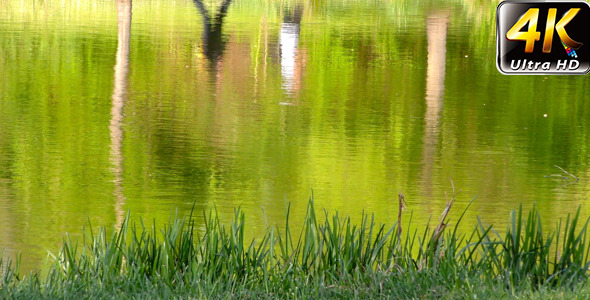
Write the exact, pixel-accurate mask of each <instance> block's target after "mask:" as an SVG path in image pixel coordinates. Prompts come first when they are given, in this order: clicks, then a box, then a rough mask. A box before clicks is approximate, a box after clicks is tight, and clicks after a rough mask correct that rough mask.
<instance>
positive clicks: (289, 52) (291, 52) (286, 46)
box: [279, 2, 303, 105]
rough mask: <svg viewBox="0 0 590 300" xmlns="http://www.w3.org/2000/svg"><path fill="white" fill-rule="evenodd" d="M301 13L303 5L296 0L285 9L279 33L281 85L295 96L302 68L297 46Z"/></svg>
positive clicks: (285, 103) (287, 92)
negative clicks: (290, 6)
mask: <svg viewBox="0 0 590 300" xmlns="http://www.w3.org/2000/svg"><path fill="white" fill-rule="evenodd" d="M302 13H303V5H302V4H301V3H300V2H297V3H296V4H295V7H294V8H290V9H287V10H286V11H285V16H284V19H283V20H284V21H283V23H282V24H281V32H280V35H279V42H280V57H281V76H282V78H283V84H282V87H283V90H284V91H285V92H286V94H287V95H290V96H296V95H297V92H298V91H299V90H300V88H301V77H302V72H301V71H302V70H301V64H300V62H299V60H301V54H300V53H299V49H298V46H299V32H300V28H301V15H302ZM281 104H282V105H294V104H295V103H291V102H281Z"/></svg>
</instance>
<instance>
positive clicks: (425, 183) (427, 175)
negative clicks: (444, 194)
mask: <svg viewBox="0 0 590 300" xmlns="http://www.w3.org/2000/svg"><path fill="white" fill-rule="evenodd" d="M448 25H449V12H447V11H437V12H433V13H430V14H429V15H428V16H427V18H426V36H427V40H428V64H427V66H426V113H425V116H424V120H425V126H424V141H423V143H424V145H423V149H422V164H423V165H422V179H421V181H422V187H423V191H424V192H425V194H426V195H430V193H431V191H432V168H433V166H434V162H435V160H436V159H437V157H438V153H437V151H436V150H437V146H438V137H439V133H440V114H441V111H442V108H443V97H444V92H445V65H446V54H447V27H448Z"/></svg>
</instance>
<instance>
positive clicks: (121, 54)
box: [109, 0, 131, 224]
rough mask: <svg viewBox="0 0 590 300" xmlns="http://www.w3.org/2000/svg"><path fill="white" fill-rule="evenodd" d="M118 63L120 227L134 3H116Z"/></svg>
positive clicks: (114, 135)
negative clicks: (124, 136) (132, 5)
mask: <svg viewBox="0 0 590 300" xmlns="http://www.w3.org/2000/svg"><path fill="white" fill-rule="evenodd" d="M116 4H117V24H118V33H117V40H118V45H117V61H116V64H115V76H114V77H115V79H114V89H113V102H112V103H113V105H112V108H111V122H110V125H109V131H110V136H111V152H110V159H111V164H112V168H111V169H112V172H113V176H114V183H115V192H114V193H115V195H114V196H115V214H116V216H117V224H121V222H122V221H123V218H124V214H125V213H124V210H123V206H124V204H125V196H124V194H123V153H122V146H123V129H122V123H123V108H124V106H125V100H126V98H127V75H128V73H129V40H130V38H131V0H117V1H116Z"/></svg>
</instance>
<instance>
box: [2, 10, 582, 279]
mask: <svg viewBox="0 0 590 300" xmlns="http://www.w3.org/2000/svg"><path fill="white" fill-rule="evenodd" d="M201 4H202V5H200V4H199V2H198V1H197V2H193V1H181V0H179V1H159V0H153V1H147V0H146V1H134V2H133V5H132V8H131V7H130V6H126V4H125V2H124V1H118V2H116V3H113V1H79V2H72V3H69V2H62V1H45V2H44V3H43V4H39V3H36V2H34V3H24V2H22V1H9V0H0V74H1V75H0V76H1V80H0V116H1V122H0V248H2V249H4V250H5V255H8V256H14V255H16V253H22V260H23V267H24V269H25V270H34V269H39V268H42V266H43V264H44V263H45V261H46V257H47V252H48V251H50V252H54V253H55V251H57V249H58V248H59V246H60V245H61V242H62V239H63V237H64V236H65V234H66V233H70V234H71V236H72V237H74V238H76V237H80V236H81V233H80V232H81V229H82V227H83V226H84V225H85V224H88V222H90V223H92V224H93V225H94V226H107V227H109V228H110V227H112V226H114V225H116V224H118V223H119V222H120V221H121V219H122V218H123V217H124V215H125V213H126V211H128V210H130V211H131V214H132V217H133V218H134V220H137V219H139V218H140V217H142V218H144V219H146V220H153V219H155V222H156V223H159V224H161V223H163V222H165V221H166V220H167V219H168V218H169V216H170V215H171V214H174V213H175V212H176V211H177V212H178V214H179V215H187V214H188V213H189V211H190V209H191V207H192V206H193V204H195V207H196V209H197V210H198V211H199V212H200V211H202V210H203V209H204V210H208V209H211V208H214V207H215V208H217V210H218V213H219V214H220V215H221V217H222V219H224V220H226V221H229V220H230V219H231V217H232V216H233V209H234V208H235V207H238V206H241V207H242V208H243V209H244V210H245V211H246V214H247V225H248V230H249V234H250V236H255V235H256V232H258V231H259V230H262V229H263V228H265V227H266V226H267V224H279V225H280V224H284V222H285V221H284V217H285V210H286V207H287V204H288V203H291V205H292V218H293V221H292V222H291V224H297V221H298V220H300V219H301V218H303V216H304V213H305V207H306V204H307V201H308V198H309V197H310V196H311V194H312V191H313V195H314V197H315V201H316V205H317V206H318V207H321V208H325V209H327V210H328V211H333V210H339V211H340V213H341V214H343V215H351V216H352V217H353V219H354V220H359V219H360V216H361V213H362V212H363V211H364V212H368V213H374V214H376V217H377V219H378V221H380V222H386V223H388V224H393V222H395V218H396V216H397V205H396V204H395V203H396V202H395V201H396V200H397V194H398V193H399V192H403V193H404V195H405V198H406V201H407V206H408V208H409V209H410V210H411V211H412V212H413V218H414V220H415V222H416V224H417V225H420V226H422V225H425V224H426V222H427V221H428V218H429V217H431V216H432V217H433V218H435V219H436V218H438V215H439V214H440V213H441V212H442V210H443V209H444V205H445V203H446V198H445V192H446V193H447V194H449V196H450V195H451V194H452V192H453V187H452V185H451V179H452V182H453V184H454V187H455V189H456V190H457V191H459V190H461V192H460V193H459V194H458V196H457V202H456V204H455V207H454V208H453V210H454V211H455V215H453V214H452V213H451V217H452V218H453V217H454V218H455V219H456V218H457V217H458V214H459V211H460V210H461V209H462V208H464V207H465V206H466V205H467V203H468V202H469V201H470V200H471V199H472V198H474V197H476V196H477V199H476V201H475V202H474V204H473V205H472V207H471V208H470V210H469V214H468V216H467V220H466V223H467V224H469V226H467V227H471V225H472V224H474V221H475V216H476V215H479V216H481V217H482V218H483V220H485V221H486V222H488V223H491V224H494V225H496V226H497V227H498V228H499V230H501V228H503V227H504V225H505V224H506V221H507V218H508V214H509V212H510V210H512V209H515V208H517V207H518V205H520V204H523V205H524V206H525V207H530V206H532V205H533V204H534V203H536V204H537V206H538V207H539V208H540V211H541V213H542V215H543V217H544V221H545V222H546V224H547V226H553V224H554V222H555V221H556V219H557V218H559V217H563V216H565V215H566V214H567V213H568V212H573V211H575V209H576V207H577V206H578V205H581V207H582V213H583V214H584V216H589V215H590V206H589V205H588V204H587V203H586V202H587V200H588V199H589V198H590V184H588V180H590V167H589V157H590V156H589V151H590V148H589V145H590V98H589V97H588V95H589V94H590V81H588V76H547V77H546V76H504V75H501V74H500V73H499V72H498V71H497V70H496V66H495V15H494V10H495V4H494V3H491V4H477V5H476V4H472V2H470V1H459V0H457V1H445V2H440V3H439V2H437V1H434V2H433V1H416V2H401V3H400V2H399V1H385V0H383V1H343V2H340V1H328V2H326V3H324V2H318V1H300V2H296V1H291V2H289V1H287V2H284V1H255V0H239V1H237V0H236V1H225V2H224V1H221V0H216V1H205V2H202V3H201ZM129 9H131V11H132V15H131V18H130V16H129ZM204 16H205V17H204ZM556 165H557V166H559V167H561V168H563V169H564V170H566V171H567V172H569V173H571V174H573V175H575V176H576V177H578V178H579V181H576V180H575V179H574V178H573V177H571V176H569V175H567V174H565V173H564V172H562V171H561V170H560V169H558V168H557V167H555V166H556ZM557 174H559V176H557ZM553 175H555V176H553ZM404 218H406V219H407V218H409V213H408V214H405V215H404ZM294 226H297V225H294Z"/></svg>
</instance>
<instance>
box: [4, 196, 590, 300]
mask: <svg viewBox="0 0 590 300" xmlns="http://www.w3.org/2000/svg"><path fill="white" fill-rule="evenodd" d="M453 201H454V196H453V197H451V199H450V200H449V201H448V204H447V207H446V209H445V210H444V212H443V214H442V216H441V219H440V221H439V223H438V224H437V226H436V227H435V228H434V229H433V230H431V229H430V227H427V228H424V229H422V230H417V229H412V226H408V227H407V228H405V229H403V230H402V228H401V226H399V224H400V222H399V221H401V214H399V215H398V217H399V221H398V223H396V224H394V225H393V226H391V227H387V226H385V225H379V224H376V223H375V220H374V218H373V217H372V216H364V218H363V219H362V222H361V223H360V224H352V223H351V221H350V219H349V218H348V217H341V216H339V215H338V213H334V214H329V213H327V212H325V211H324V212H323V216H322V217H321V218H320V217H318V216H317V214H316V210H315V208H314V203H313V199H311V200H310V201H309V204H308V209H307V215H306V217H305V218H304V220H303V226H302V230H301V231H299V232H292V231H291V229H290V225H289V221H290V220H289V216H288V215H289V210H287V222H286V226H285V227H284V228H278V227H269V228H268V229H267V230H266V232H265V233H264V234H263V235H262V236H261V237H260V238H258V239H256V240H252V241H249V240H246V239H245V237H244V227H245V216H244V214H243V213H242V212H241V211H240V210H239V209H238V210H236V211H235V217H234V220H233V221H232V223H231V224H230V225H229V226H224V225H222V224H221V222H220V220H219V219H218V217H217V216H216V214H214V212H210V213H209V214H204V222H205V229H204V232H203V230H201V232H202V233H199V230H197V229H196V228H195V222H194V218H193V216H192V214H191V216H190V217H189V218H178V217H174V218H171V220H170V222H169V224H168V225H167V226H165V227H164V228H162V229H161V230H158V229H157V228H155V226H151V227H148V226H146V225H145V224H144V223H143V222H140V223H139V224H130V218H129V216H127V218H126V219H125V221H124V223H123V224H122V225H121V226H120V228H119V229H116V230H113V232H112V233H110V234H109V233H107V231H106V230H105V229H104V228H102V229H100V230H98V231H97V232H93V229H92V227H90V229H89V230H87V231H86V234H85V236H84V238H83V239H82V240H81V241H73V240H71V239H70V238H69V237H67V236H66V238H65V240H64V245H63V248H62V249H61V251H60V252H59V254H58V255H56V257H55V262H54V263H53V265H52V266H51V268H50V271H49V272H48V273H47V274H46V276H40V274H30V275H27V276H21V275H20V274H19V261H18V260H16V261H11V260H4V261H1V262H0V265H1V269H2V277H1V279H0V297H1V298H26V299H30V298H52V299H53V298H78V297H81V298H187V297H191V298H204V299H209V298H232V299H233V298H285V299H291V298H318V297H322V298H325V297H338V298H473V297H484V298H490V297H493V298H500V297H505V298H516V297H518V298H541V297H550V298H567V299H571V298H577V297H578V298H585V296H584V295H586V296H588V295H590V287H589V286H588V284H587V282H588V274H589V273H588V268H589V266H590V263H589V262H588V255H589V250H590V247H589V245H588V244H587V243H588V241H587V228H588V220H586V221H585V222H583V221H582V220H581V219H580V215H579V209H578V211H577V212H576V213H575V214H574V215H572V216H568V218H567V220H566V221H565V223H562V222H561V221H560V222H559V223H558V224H557V226H556V229H555V230H553V231H549V232H546V233H545V232H544V231H543V228H542V226H541V224H542V223H541V219H540V216H539V214H538V212H537V211H536V209H535V208H533V209H532V210H531V211H529V212H528V213H525V212H523V209H522V207H520V208H519V209H518V210H516V211H513V212H512V214H511V215H510V222H509V226H508V228H507V230H506V233H505V234H504V235H500V234H498V233H497V232H496V231H495V230H494V229H493V228H492V226H488V225H484V223H483V222H481V221H480V222H479V223H478V224H476V225H475V226H474V229H473V231H472V232H471V233H469V234H466V235H465V234H459V233H458V232H457V225H458V223H460V222H461V219H462V217H463V214H465V212H463V214H462V215H461V216H460V218H459V220H458V222H457V224H456V225H455V226H454V227H450V226H448V224H447V223H446V217H447V215H448V213H449V211H450V209H451V207H452V204H453ZM399 208H400V211H401V210H402V209H404V208H405V206H404V202H403V195H401V194H400V195H399ZM320 219H321V220H323V221H320ZM78 243H80V244H78Z"/></svg>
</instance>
